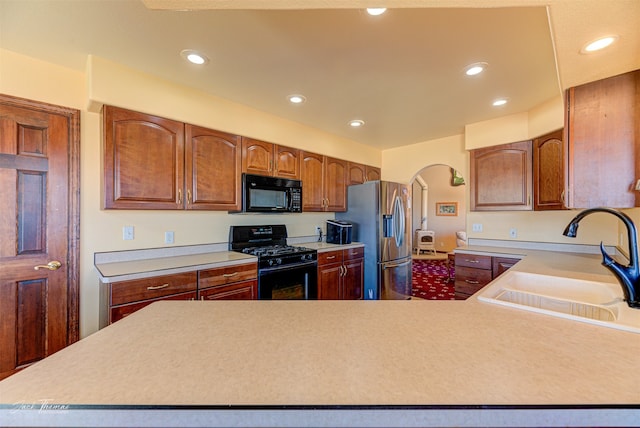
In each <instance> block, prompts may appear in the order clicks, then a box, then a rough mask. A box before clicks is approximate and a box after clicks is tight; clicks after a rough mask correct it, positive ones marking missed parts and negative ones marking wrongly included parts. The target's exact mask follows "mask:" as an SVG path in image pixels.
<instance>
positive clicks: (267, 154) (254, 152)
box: [242, 137, 301, 180]
mask: <svg viewBox="0 0 640 428" xmlns="http://www.w3.org/2000/svg"><path fill="white" fill-rule="evenodd" d="M300 159H301V154H300V150H298V149H293V148H291V147H285V146H281V145H278V144H272V143H267V142H265V141H260V140H255V139H253V138H248V137H242V172H246V173H248V174H256V175H267V176H274V177H284V178H291V179H296V180H299V179H300V165H301V160H300Z"/></svg>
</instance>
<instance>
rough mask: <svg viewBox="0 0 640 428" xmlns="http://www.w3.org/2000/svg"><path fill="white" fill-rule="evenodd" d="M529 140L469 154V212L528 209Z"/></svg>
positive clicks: (529, 186)
mask: <svg viewBox="0 0 640 428" xmlns="http://www.w3.org/2000/svg"><path fill="white" fill-rule="evenodd" d="M532 163H533V157H532V141H531V140H529V141H521V142H517V143H511V144H502V145H499V146H491V147H485V148H482V149H476V150H472V151H471V158H470V174H471V179H470V202H471V211H497V210H531V209H532V207H533V205H532V201H531V193H532V180H533V175H532Z"/></svg>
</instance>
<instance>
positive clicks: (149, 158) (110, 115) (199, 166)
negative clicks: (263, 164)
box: [103, 106, 242, 211]
mask: <svg viewBox="0 0 640 428" xmlns="http://www.w3.org/2000/svg"><path fill="white" fill-rule="evenodd" d="M103 116H104V117H103V118H104V196H103V198H104V207H105V208H116V209H154V210H167V209H168V210H182V209H185V208H186V209H206V210H229V211H234V210H239V209H240V205H241V199H240V168H241V163H240V161H241V156H242V153H241V145H240V137H239V136H237V135H232V134H227V133H223V132H219V131H214V130H210V129H206V128H201V127H196V126H193V125H188V124H187V125H185V124H184V123H181V122H176V121H173V120H169V119H165V118H161V117H156V116H152V115H148V114H144V113H138V112H134V111H130V110H125V109H121V108H117V107H112V106H105V107H104V114H103ZM185 134H186V138H185Z"/></svg>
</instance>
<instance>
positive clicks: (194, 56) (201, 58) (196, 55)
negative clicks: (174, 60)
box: [180, 49, 209, 65]
mask: <svg viewBox="0 0 640 428" xmlns="http://www.w3.org/2000/svg"><path fill="white" fill-rule="evenodd" d="M180 55H181V56H182V57H183V58H184V59H186V60H187V61H189V62H190V63H192V64H197V65H202V64H206V63H208V62H209V58H207V57H206V55H203V54H201V53H200V52H198V51H194V50H193V49H185V50H183V51H182V52H180Z"/></svg>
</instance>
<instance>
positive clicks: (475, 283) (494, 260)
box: [455, 253, 519, 300]
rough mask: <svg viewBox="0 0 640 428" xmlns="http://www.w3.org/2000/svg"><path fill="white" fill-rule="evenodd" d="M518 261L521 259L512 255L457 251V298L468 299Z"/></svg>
mask: <svg viewBox="0 0 640 428" xmlns="http://www.w3.org/2000/svg"><path fill="white" fill-rule="evenodd" d="M518 261H519V259H516V258H510V257H498V256H493V257H492V256H489V255H480V254H469V253H457V254H456V255H455V266H456V274H455V278H456V282H455V293H456V300H465V299H468V298H469V297H470V296H471V295H473V294H475V293H477V292H478V290H480V289H481V288H482V287H484V286H485V285H487V284H488V283H490V282H491V281H492V280H493V279H495V278H497V277H498V276H499V275H500V274H502V273H503V272H505V271H506V270H507V269H509V268H511V267H512V266H513V265H514V264H516V263H517V262H518Z"/></svg>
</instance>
